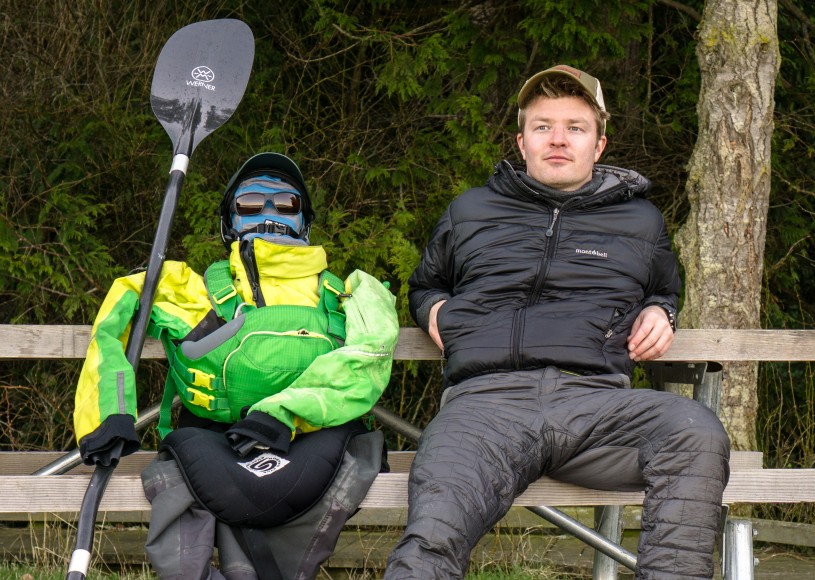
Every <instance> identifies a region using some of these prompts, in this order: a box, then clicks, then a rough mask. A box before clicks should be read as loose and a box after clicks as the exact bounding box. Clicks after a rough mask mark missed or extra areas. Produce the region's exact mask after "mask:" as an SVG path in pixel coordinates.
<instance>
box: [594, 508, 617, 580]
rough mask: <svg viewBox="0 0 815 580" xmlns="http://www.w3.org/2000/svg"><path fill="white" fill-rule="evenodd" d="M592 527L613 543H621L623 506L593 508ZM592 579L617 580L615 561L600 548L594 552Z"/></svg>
mask: <svg viewBox="0 0 815 580" xmlns="http://www.w3.org/2000/svg"><path fill="white" fill-rule="evenodd" d="M594 529H595V530H596V531H597V533H598V534H601V535H603V536H605V537H606V538H607V539H608V540H609V541H611V542H614V543H615V544H621V543H622V536H623V506H619V505H606V506H596V507H595V508H594ZM592 578H593V579H594V580H617V561H616V560H615V559H614V558H611V557H610V556H608V555H606V554H604V553H603V552H601V551H600V550H595V552H594V573H593V575H592Z"/></svg>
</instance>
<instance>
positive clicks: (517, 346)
mask: <svg viewBox="0 0 815 580" xmlns="http://www.w3.org/2000/svg"><path fill="white" fill-rule="evenodd" d="M559 216H560V208H557V207H556V208H554V209H553V210H552V221H551V222H550V223H549V227H548V229H547V230H546V233H545V235H546V237H547V238H548V240H547V242H546V252H545V254H544V256H543V257H542V258H541V259H540V263H539V264H538V273H537V275H536V276H535V281H534V282H533V283H532V289H531V291H530V292H529V298H527V300H526V305H527V306H531V305H533V304H534V303H535V302H537V300H538V298H539V297H540V292H541V290H542V288H543V282H544V281H545V280H546V278H547V276H548V275H549V266H550V265H551V263H552V256H554V255H555V243H554V240H553V239H552V238H553V237H554V235H555V226H557V225H559V224H558V217H559ZM522 313H523V309H518V310H516V311H515V314H514V317H513V321H512V327H513V336H512V344H511V346H510V360H511V361H512V364H513V367H514V368H521V337H522V336H523V326H524V324H523V323H524V317H523V316H522Z"/></svg>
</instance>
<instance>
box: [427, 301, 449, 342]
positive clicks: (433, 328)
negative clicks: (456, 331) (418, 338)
mask: <svg viewBox="0 0 815 580" xmlns="http://www.w3.org/2000/svg"><path fill="white" fill-rule="evenodd" d="M445 302H447V300H439V301H438V302H436V303H435V304H434V305H433V306H431V307H430V320H429V321H428V323H427V334H429V335H430V338H432V339H433V342H435V343H436V346H437V347H439V349H440V350H441V351H442V352H444V344H443V343H442V341H441V336H440V335H439V326H438V324H436V318H437V317H438V315H439V308H441V305H442V304H444V303H445Z"/></svg>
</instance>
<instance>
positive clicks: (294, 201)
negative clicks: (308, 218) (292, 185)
mask: <svg viewBox="0 0 815 580" xmlns="http://www.w3.org/2000/svg"><path fill="white" fill-rule="evenodd" d="M268 201H271V202H272V205H274V208H275V210H277V213H278V214H280V215H297V214H298V213H300V209H301V203H300V196H299V195H297V194H296V193H290V192H287V191H281V192H277V193H265V192H260V191H247V192H243V193H239V194H238V195H237V196H235V213H237V214H238V215H240V216H245V215H257V214H259V213H262V212H263V208H265V207H266V203H267V202H268Z"/></svg>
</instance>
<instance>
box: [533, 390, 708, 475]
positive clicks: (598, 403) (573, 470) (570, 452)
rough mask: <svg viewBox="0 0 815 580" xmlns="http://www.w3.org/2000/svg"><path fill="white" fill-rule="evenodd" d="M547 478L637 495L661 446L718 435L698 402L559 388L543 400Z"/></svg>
mask: <svg viewBox="0 0 815 580" xmlns="http://www.w3.org/2000/svg"><path fill="white" fill-rule="evenodd" d="M544 405H545V406H547V408H548V411H547V413H546V416H547V427H546V440H547V442H546V443H544V445H545V446H547V445H549V446H551V447H552V448H553V451H552V461H551V463H550V465H549V467H548V468H547V469H546V472H547V474H548V475H549V476H551V477H554V478H556V479H560V480H562V481H568V482H571V483H576V484H579V485H584V486H588V487H593V488H599V489H611V490H622V491H627V490H639V489H643V488H644V487H645V481H644V479H643V477H642V470H643V468H644V466H645V465H647V463H648V462H649V461H650V460H651V459H652V458H653V457H654V455H655V454H656V453H658V452H659V451H660V450H661V449H662V448H663V446H664V445H665V443H666V442H667V441H669V440H671V439H672V438H676V436H677V434H685V435H686V436H687V437H686V438H687V440H688V443H687V444H688V445H690V446H693V445H696V443H694V441H695V440H698V441H699V442H700V443H699V445H700V446H703V445H704V443H703V442H704V441H705V440H707V439H708V438H707V437H706V434H707V433H714V432H715V433H719V432H721V431H722V426H721V423H720V422H719V419H718V418H717V417H716V416H715V414H714V413H713V412H712V411H710V410H709V409H707V408H706V407H704V406H703V405H701V404H700V403H698V402H696V401H693V400H692V399H688V398H686V397H681V396H679V395H675V394H672V393H665V392H660V391H654V390H650V389H602V388H601V389H593V388H591V387H585V386H568V385H564V386H562V387H561V388H560V389H558V390H557V391H555V392H553V393H552V394H551V395H549V396H547V397H546V400H545V402H544Z"/></svg>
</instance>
